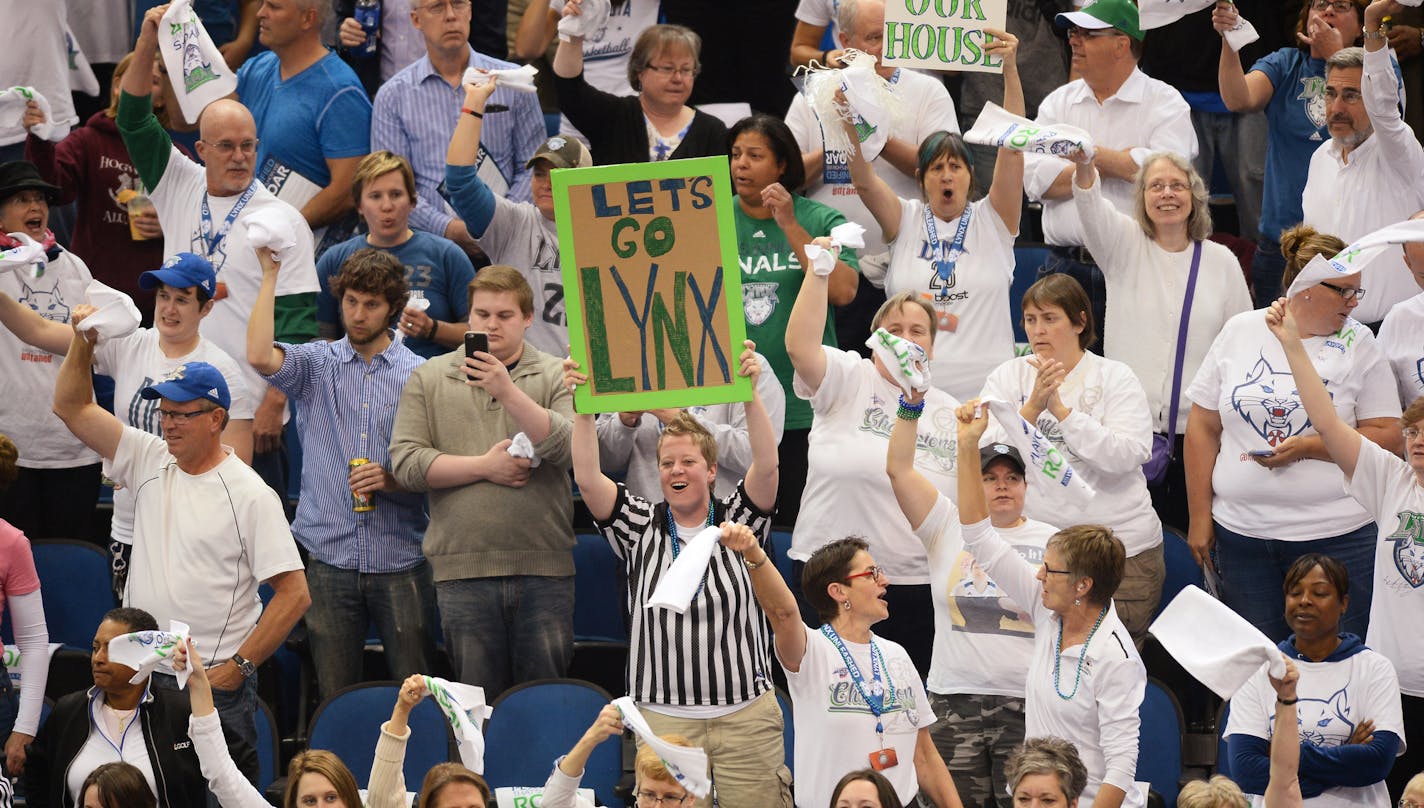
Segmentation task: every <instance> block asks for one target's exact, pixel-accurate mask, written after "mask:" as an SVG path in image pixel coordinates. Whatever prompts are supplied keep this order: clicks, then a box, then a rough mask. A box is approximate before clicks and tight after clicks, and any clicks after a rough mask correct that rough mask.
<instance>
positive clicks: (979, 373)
mask: <svg viewBox="0 0 1424 808" xmlns="http://www.w3.org/2000/svg"><path fill="white" fill-rule="evenodd" d="M986 31H987V32H988V33H989V34H991V35H992V36H993V39H992V40H991V41H990V42H988V43H987V44H986V45H985V46H984V49H985V50H986V51H988V52H990V53H992V54H993V55H994V56H997V57H999V58H1000V59H1001V60H1002V61H1003V63H1004V108H1005V109H1006V110H1008V111H1009V112H1011V113H1013V114H1015V115H1023V114H1024V100H1023V86H1022V84H1020V82H1019V69H1018V63H1017V61H1016V59H1015V55H1016V54H1017V53H1018V46H1019V41H1018V39H1017V38H1016V37H1014V36H1013V35H1012V34H1008V33H1005V32H1003V31H998V30H994V29H986ZM845 126H846V133H847V135H848V140H849V141H850V143H851V144H852V148H851V149H850V153H849V160H850V178H851V182H853V183H854V184H855V190H856V192H857V193H859V194H860V199H861V201H862V202H864V203H865V207H866V208H867V209H868V210H869V211H870V213H871V215H872V216H874V217H875V221H876V222H877V223H879V225H880V231H881V233H882V234H883V235H884V238H885V242H886V243H887V244H889V245H890V263H889V266H888V267H887V269H886V272H885V278H884V280H883V282H882V283H881V284H880V285H883V286H884V287H885V291H886V293H887V294H890V295H894V294H899V293H900V292H915V293H917V294H919V295H920V296H921V297H923V298H924V299H925V300H928V301H929V302H930V303H931V304H932V305H933V306H934V309H935V316H936V330H935V333H936V336H935V353H936V354H938V356H939V359H938V360H937V361H935V362H934V364H933V365H932V367H931V371H932V374H933V377H934V384H935V386H936V387H939V388H940V389H942V390H945V391H947V392H948V393H949V394H950V395H952V396H954V397H956V398H959V399H966V398H969V397H971V396H974V395H975V394H977V393H978V392H979V388H980V387H982V386H983V384H984V377H986V376H987V375H989V371H991V370H993V369H994V367H995V366H996V365H998V364H999V363H1000V362H1003V361H1004V360H1006V359H1010V358H1012V357H1013V355H1014V331H1013V321H1012V318H1011V316H1010V314H1009V286H1010V285H1011V284H1012V283H1013V280H1014V237H1015V236H1016V235H1018V231H1019V212H1020V210H1021V207H1022V205H1023V166H1024V161H1023V152H1021V151H1016V150H1014V149H1012V148H1007V147H1001V148H1000V149H999V156H998V159H997V161H996V162H995V163H994V181H993V183H992V184H991V185H990V186H989V193H988V195H987V196H985V197H983V198H981V199H978V200H975V198H974V197H976V196H977V195H978V191H979V189H978V188H977V187H976V185H975V181H974V173H973V163H974V161H973V158H972V157H971V156H970V154H969V149H968V147H967V146H965V145H964V139H963V138H961V137H960V136H959V135H957V134H954V133H952V132H936V133H934V134H933V135H930V136H929V137H928V138H925V140H924V142H923V143H921V144H920V149H919V155H918V167H917V168H916V169H915V178H916V179H917V180H918V181H919V184H920V198H919V199H901V198H900V197H898V196H896V195H895V192H894V191H893V190H891V188H890V186H889V185H888V184H886V182H885V180H883V179H881V178H880V177H879V176H878V175H876V173H875V169H873V168H871V166H870V164H869V163H867V162H866V161H865V158H864V156H863V155H862V154H861V151H860V137H859V135H858V134H856V132H855V129H854V127H853V126H852V125H851V124H850V122H849V121H848V120H847V121H846V122H845ZM872 282H874V281H873V280H872Z"/></svg>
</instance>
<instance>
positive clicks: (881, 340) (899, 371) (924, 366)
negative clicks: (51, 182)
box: [865, 328, 930, 394]
mask: <svg viewBox="0 0 1424 808" xmlns="http://www.w3.org/2000/svg"><path fill="white" fill-rule="evenodd" d="M865 347H867V348H869V349H870V351H871V353H873V354H875V355H876V356H878V357H880V363H881V364H882V365H884V366H885V369H886V370H888V371H890V375H891V376H894V377H895V383H896V384H898V385H900V389H901V390H904V391H905V392H906V393H907V394H913V393H916V392H921V393H922V392H924V391H926V390H928V389H930V359H929V356H928V355H926V354H925V349H924V348H921V347H920V346H919V345H918V344H916V343H913V342H911V341H909V340H907V339H902V338H900V337H897V336H895V335H894V334H891V333H890V332H889V331H886V330H885V329H883V328H877V329H875V332H874V333H872V334H871V335H870V338H869V339H867V340H866V341H865Z"/></svg>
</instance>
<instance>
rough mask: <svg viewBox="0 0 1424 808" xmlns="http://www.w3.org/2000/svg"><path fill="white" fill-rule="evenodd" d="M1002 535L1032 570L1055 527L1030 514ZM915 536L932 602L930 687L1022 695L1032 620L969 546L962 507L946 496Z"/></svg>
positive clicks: (1030, 652) (1039, 563) (950, 691)
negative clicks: (925, 559)
mask: <svg viewBox="0 0 1424 808" xmlns="http://www.w3.org/2000/svg"><path fill="white" fill-rule="evenodd" d="M998 530H999V535H1000V536H1001V537H1003V539H1004V541H1006V542H1008V543H1009V544H1010V545H1012V546H1013V548H1014V550H1016V551H1017V552H1018V554H1019V555H1020V556H1021V557H1022V558H1023V559H1024V560H1025V561H1027V562H1028V563H1029V564H1030V565H1032V566H1033V568H1034V569H1037V568H1038V567H1040V566H1042V564H1043V549H1044V547H1046V546H1047V545H1048V540H1049V539H1050V538H1052V536H1053V534H1054V533H1057V532H1058V529H1057V528H1055V527H1053V526H1052V525H1046V524H1044V523H1043V522H1037V521H1034V520H1033V519H1025V520H1024V523H1023V524H1021V525H1019V526H1018V527H1012V528H999V529H998ZM915 535H917V536H919V537H920V540H921V541H923V542H924V543H925V549H926V550H927V551H928V552H929V557H930V578H931V579H932V581H933V584H932V586H931V589H930V597H931V598H932V599H933V600H934V607H935V642H934V656H933V658H932V660H931V662H930V676H929V683H928V684H929V690H930V692H931V693H948V694H954V693H983V694H986V695H990V696H1016V697H1020V698H1022V697H1023V694H1024V689H1025V686H1026V681H1027V679H1028V663H1029V659H1030V658H1031V657H1032V656H1033V622H1032V619H1031V618H1030V617H1029V615H1028V613H1027V612H1026V611H1025V610H1024V609H1021V608H1020V607H1019V606H1018V604H1016V603H1014V600H1013V598H1011V597H1009V596H1008V593H1006V592H1004V590H1003V589H1002V588H1000V587H999V585H998V584H996V583H994V579H993V578H990V577H989V575H988V573H986V572H984V570H983V569H982V568H981V567H980V566H979V565H978V564H977V563H975V561H974V556H973V555H972V554H970V553H968V552H966V551H965V549H964V538H963V536H962V534H961V531H960V527H959V511H958V509H957V508H955V507H954V504H953V503H951V502H950V501H949V500H948V499H947V498H945V497H941V498H940V499H939V501H938V502H937V503H935V507H934V510H932V511H930V514H929V516H927V517H925V521H924V524H922V525H920V529H919V530H916V531H915Z"/></svg>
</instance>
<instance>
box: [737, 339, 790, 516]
mask: <svg viewBox="0 0 1424 808" xmlns="http://www.w3.org/2000/svg"><path fill="white" fill-rule="evenodd" d="M745 345H746V348H745V350H743V351H742V356H741V370H740V371H739V372H740V373H741V375H742V376H745V377H747V378H750V379H751V380H752V400H751V401H748V402H747V403H746V413H747V439H748V440H749V441H750V443H751V447H752V464H751V466H750V467H749V468H748V469H747V477H746V489H747V496H748V497H750V498H751V501H752V504H753V505H755V506H757V507H758V508H760V509H762V510H763V511H766V512H768V513H770V512H771V511H772V510H774V509H775V508H776V489H777V485H778V484H779V481H780V479H781V472H780V464H781V461H780V458H779V455H778V454H777V450H776V447H777V440H776V430H775V429H774V428H773V427H772V423H771V416H770V415H769V414H768V413H767V410H766V403H765V402H763V401H762V400H761V391H760V387H761V385H760V384H758V383H757V382H759V381H760V380H761V374H762V366H761V358H760V357H758V356H757V353H756V343H754V342H752V341H751V340H747V341H746V343H745Z"/></svg>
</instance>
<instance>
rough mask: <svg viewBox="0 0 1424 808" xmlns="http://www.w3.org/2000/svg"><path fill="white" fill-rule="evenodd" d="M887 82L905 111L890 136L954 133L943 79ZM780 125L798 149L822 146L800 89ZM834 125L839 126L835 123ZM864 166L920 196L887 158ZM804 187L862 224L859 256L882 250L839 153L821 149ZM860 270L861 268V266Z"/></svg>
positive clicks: (955, 121)
mask: <svg viewBox="0 0 1424 808" xmlns="http://www.w3.org/2000/svg"><path fill="white" fill-rule="evenodd" d="M807 2H808V0H803V2H802V4H801V5H802V7H805V6H806V5H807ZM890 82H891V84H890V87H891V88H892V89H893V90H894V92H895V94H896V95H897V96H898V97H899V98H900V100H901V103H902V104H903V105H904V111H905V116H904V119H903V120H902V121H901V122H900V125H899V126H897V127H895V128H894V129H893V130H891V132H890V136H891V137H893V138H896V139H898V140H903V141H905V142H906V143H909V144H910V145H911V146H913V147H915V148H918V147H919V145H920V143H921V142H922V141H923V140H924V139H925V138H927V137H929V136H930V135H932V134H934V133H935V132H938V131H940V130H941V129H943V130H947V131H950V132H958V131H959V118H958V117H957V116H956V115H955V111H954V99H952V98H950V97H949V91H948V90H946V89H945V88H944V84H943V82H941V81H939V80H938V79H937V78H931V77H929V76H926V75H924V74H923V73H916V72H915V71H913V70H897V71H896V72H895V74H894V76H893V77H892V78H891V79H890ZM786 125H787V126H788V127H790V128H791V134H792V135H794V136H795V137H796V143H797V145H799V146H800V147H801V151H802V152H807V153H809V152H813V151H817V150H824V149H825V146H826V142H825V139H824V138H823V137H822V134H821V119H820V118H818V117H817V116H816V112H815V110H813V109H811V105H810V104H808V103H807V102H806V97H805V96H804V95H802V94H801V93H797V94H796V97H795V98H793V99H791V108H790V109H789V110H787V112H786ZM836 125H837V126H839V125H840V124H839V122H837V123H836ZM870 167H871V168H873V169H875V173H876V174H878V175H880V178H881V179H882V180H885V184H886V185H889V186H890V190H892V191H894V192H895V195H896V196H899V197H904V198H910V199H919V198H920V196H921V194H920V186H919V184H918V183H916V182H915V178H914V177H912V176H910V175H908V174H905V173H904V172H903V171H901V170H900V169H898V168H896V167H895V166H893V165H891V164H890V161H889V160H887V159H885V155H884V153H881V154H880V155H879V156H877V157H876V158H875V159H874V160H871V161H870ZM806 187H807V188H808V189H809V191H808V193H807V194H806V196H808V197H809V198H811V199H813V200H815V201H817V202H821V203H823V204H826V205H830V206H831V207H833V208H835V209H836V210H838V211H840V212H841V213H843V214H845V217H846V218H847V219H849V220H850V221H852V222H855V223H856V224H859V225H860V226H861V227H864V228H865V249H863V250H859V251H858V252H859V254H860V255H863V256H865V255H878V254H879V253H881V252H884V250H885V241H884V239H882V238H881V236H880V225H879V224H877V223H876V221H875V217H874V216H871V215H870V211H869V210H866V207H865V205H863V204H861V201H860V195H859V194H858V193H857V192H856V190H855V185H853V184H852V183H851V181H850V165H849V163H847V162H846V156H845V153H844V152H839V151H831V152H826V153H825V157H824V159H823V160H822V162H821V171H820V172H819V173H817V172H812V174H811V175H809V176H807V177H806ZM861 269H862V271H864V269H865V268H864V267H862V268H861Z"/></svg>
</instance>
